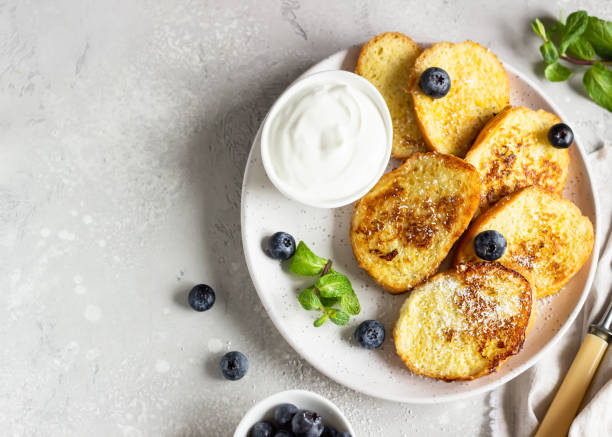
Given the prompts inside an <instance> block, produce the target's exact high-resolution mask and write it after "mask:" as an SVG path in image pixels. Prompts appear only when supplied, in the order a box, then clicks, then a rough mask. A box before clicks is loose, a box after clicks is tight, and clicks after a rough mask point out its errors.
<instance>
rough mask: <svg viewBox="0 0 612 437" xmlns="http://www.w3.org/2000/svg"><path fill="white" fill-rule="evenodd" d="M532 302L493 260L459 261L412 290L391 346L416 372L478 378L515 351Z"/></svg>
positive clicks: (519, 280)
mask: <svg viewBox="0 0 612 437" xmlns="http://www.w3.org/2000/svg"><path fill="white" fill-rule="evenodd" d="M534 304H535V298H534V296H533V291H532V288H531V286H530V285H529V282H528V281H527V280H526V279H525V278H524V277H523V276H522V275H520V274H519V273H517V272H515V271H512V270H510V269H508V268H506V267H504V266H502V265H501V264H499V263H496V262H490V263H486V262H476V263H469V264H460V265H458V266H456V267H455V268H454V269H451V270H448V271H446V272H442V273H438V274H437V275H435V276H434V277H432V278H430V279H429V280H428V281H427V282H425V283H423V284H421V285H419V286H418V287H416V288H415V289H414V290H412V292H411V293H410V296H409V297H408V298H407V299H406V301H405V302H404V304H403V305H402V308H401V310H400V316H399V318H398V320H397V322H396V323H395V327H394V330H393V337H394V340H395V347H396V350H397V353H398V354H399V356H400V357H401V358H402V360H403V361H404V363H405V364H406V365H407V366H408V367H409V368H410V370H412V372H414V373H416V374H419V375H425V376H428V377H430V378H437V379H443V380H446V381H452V380H469V379H474V378H479V377H481V376H484V375H487V374H489V373H492V372H494V371H495V370H497V369H498V368H499V367H500V366H501V365H502V364H503V363H504V362H505V361H506V360H507V359H508V358H510V356H512V355H514V354H516V353H517V352H518V351H519V350H520V348H521V346H522V345H523V342H524V340H525V336H526V335H527V331H528V329H529V327H530V326H531V321H532V320H533V317H534V314H535V310H534Z"/></svg>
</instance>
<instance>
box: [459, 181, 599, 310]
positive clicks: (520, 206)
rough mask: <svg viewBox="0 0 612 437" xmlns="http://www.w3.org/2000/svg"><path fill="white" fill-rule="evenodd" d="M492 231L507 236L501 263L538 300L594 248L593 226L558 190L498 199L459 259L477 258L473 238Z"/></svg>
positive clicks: (481, 218)
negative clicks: (526, 282) (523, 281)
mask: <svg viewBox="0 0 612 437" xmlns="http://www.w3.org/2000/svg"><path fill="white" fill-rule="evenodd" d="M488 229H493V230H496V231H498V232H501V234H502V235H504V237H505V238H506V242H507V249H506V253H504V255H503V256H502V257H501V258H500V259H498V260H497V261H498V262H499V263H501V264H503V265H505V266H506V267H508V268H510V269H513V270H516V271H517V272H519V273H521V274H522V275H523V276H525V277H526V278H527V279H528V280H529V282H530V283H531V285H532V287H533V288H534V290H535V293H536V296H537V297H538V298H540V297H543V296H547V295H549V294H553V293H556V292H557V291H559V290H560V289H561V288H562V287H563V286H564V285H565V284H566V283H567V282H568V281H569V280H570V279H571V278H572V276H573V275H574V274H575V273H576V272H577V271H578V270H579V269H580V267H581V266H582V265H583V264H584V262H585V261H586V260H587V259H588V257H589V255H590V253H591V250H592V249H593V243H594V234H593V225H592V224H591V221H590V220H589V219H588V217H585V216H583V215H582V213H581V212H580V210H579V209H578V207H577V206H576V205H574V204H573V203H572V202H570V201H569V200H567V199H562V198H561V196H559V195H558V194H553V193H550V192H548V191H546V190H544V189H542V188H539V187H536V186H532V187H527V188H523V189H522V190H520V191H518V192H517V193H515V194H512V195H509V196H506V197H504V198H503V199H501V200H500V201H499V202H497V203H496V204H495V205H494V206H493V207H491V208H490V209H489V210H487V211H486V212H484V213H483V214H481V215H480V216H479V217H478V218H477V219H476V220H474V222H473V223H472V225H471V226H470V228H469V229H468V231H467V232H466V233H465V235H464V236H463V238H462V240H461V243H460V244H459V247H458V249H457V252H456V254H455V263H456V264H459V263H463V262H471V261H477V260H479V258H478V257H477V256H476V254H475V253H474V238H475V237H476V235H478V234H479V233H480V232H482V231H485V230H488Z"/></svg>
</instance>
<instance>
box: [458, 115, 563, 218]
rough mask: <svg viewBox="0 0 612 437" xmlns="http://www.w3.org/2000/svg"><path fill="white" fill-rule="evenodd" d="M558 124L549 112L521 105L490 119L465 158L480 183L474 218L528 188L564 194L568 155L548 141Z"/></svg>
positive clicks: (557, 120) (556, 119) (554, 116)
mask: <svg viewBox="0 0 612 437" xmlns="http://www.w3.org/2000/svg"><path fill="white" fill-rule="evenodd" d="M560 122H561V121H560V120H559V118H558V117H557V116H556V115H554V114H551V113H550V112H546V111H544V110H542V109H540V110H538V111H533V110H531V109H529V108H525V107H522V106H519V107H510V106H509V107H507V108H506V109H504V110H503V111H502V112H501V113H499V114H497V115H496V116H495V117H493V118H492V119H491V120H489V122H488V123H487V124H486V125H485V127H484V128H483V129H482V131H480V134H478V137H477V138H476V140H475V141H474V145H473V146H472V148H471V149H470V151H469V152H468V153H467V155H466V156H465V160H466V161H467V162H469V163H470V164H472V165H473V166H474V167H476V170H478V173H480V180H481V182H482V193H481V195H480V205H479V206H478V210H477V211H476V214H475V215H476V216H478V215H479V214H480V213H481V212H482V211H484V210H486V209H487V208H488V207H489V206H491V205H492V204H493V203H495V202H497V201H498V200H499V199H501V198H502V197H504V196H506V195H508V194H511V193H514V192H515V191H517V190H519V189H521V188H524V187H528V186H531V185H537V186H539V187H542V188H544V189H546V190H548V191H551V192H553V193H557V194H561V193H563V188H564V187H565V181H566V180H567V172H568V168H569V152H568V150H567V149H559V148H556V147H553V146H552V145H551V144H550V142H549V141H548V131H549V130H550V128H551V127H552V126H554V125H555V124H557V123H560Z"/></svg>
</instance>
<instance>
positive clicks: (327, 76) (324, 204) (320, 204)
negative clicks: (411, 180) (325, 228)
mask: <svg viewBox="0 0 612 437" xmlns="http://www.w3.org/2000/svg"><path fill="white" fill-rule="evenodd" d="M325 81H329V82H336V83H337V82H342V83H345V84H346V85H348V86H352V87H355V88H357V89H359V90H360V91H361V92H363V93H365V94H366V95H367V96H368V97H370V98H371V99H372V101H373V102H374V104H375V106H376V108H377V109H378V111H379V112H380V114H381V117H382V121H383V124H384V127H385V131H386V136H387V138H386V139H385V143H384V145H383V147H384V148H385V151H384V158H383V159H382V160H381V162H380V164H379V167H378V168H374V169H372V174H371V179H369V180H368V181H367V182H364V184H363V185H361V186H359V187H356V188H355V192H354V193H353V194H351V195H350V196H346V197H343V198H340V199H337V200H322V201H313V200H312V198H305V197H304V196H303V195H300V192H299V191H298V190H295V188H293V187H290V186H289V185H288V184H287V183H285V182H284V181H283V180H282V179H281V178H279V177H278V176H277V174H276V171H275V170H274V166H273V164H272V158H271V154H270V125H271V124H272V123H271V120H273V119H274V118H275V116H276V114H277V113H278V112H279V111H280V110H282V109H283V108H284V107H285V104H286V102H287V101H288V100H289V99H290V98H291V97H292V96H294V95H295V94H297V93H299V92H301V91H302V90H303V89H305V88H306V87H308V86H309V85H312V84H321V83H325ZM392 143H393V125H392V123H391V114H390V113H389V108H388V107H387V104H386V103H385V99H384V98H383V96H382V95H381V94H380V92H378V90H377V89H376V87H375V86H374V85H372V84H371V83H370V82H368V81H367V80H366V79H364V78H363V77H361V76H359V75H357V74H354V73H351V72H350V71H344V70H329V71H322V72H319V73H313V74H308V75H306V76H303V77H300V78H298V79H297V80H296V81H295V82H294V83H293V84H291V85H290V86H289V88H287V89H286V90H285V91H284V92H283V93H282V94H281V95H280V97H279V98H278V99H277V100H276V102H274V104H273V105H272V108H270V111H269V112H268V115H267V116H266V118H265V120H264V122H263V125H262V130H261V160H262V163H263V166H264V169H265V170H266V173H267V175H268V178H269V179H270V181H271V182H272V184H273V185H274V186H275V187H276V188H277V189H278V190H279V191H280V192H281V193H283V194H284V195H285V196H286V197H288V198H290V199H292V200H295V201H297V202H300V203H302V204H304V205H308V206H314V207H316V208H339V207H341V206H345V205H348V204H350V203H352V202H354V201H355V200H357V199H359V198H361V197H363V196H364V195H365V194H366V193H367V192H368V191H370V189H371V188H372V187H373V186H374V185H375V184H376V182H378V180H379V179H380V177H381V176H382V174H383V173H384V171H385V169H386V168H387V164H388V163H389V158H390V157H391V147H392Z"/></svg>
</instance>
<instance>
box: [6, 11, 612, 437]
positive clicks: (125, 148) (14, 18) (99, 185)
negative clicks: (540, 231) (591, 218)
mask: <svg viewBox="0 0 612 437" xmlns="http://www.w3.org/2000/svg"><path fill="white" fill-rule="evenodd" d="M578 8H585V9H587V10H588V11H589V12H591V13H595V14H597V15H599V16H602V17H605V18H607V19H610V18H612V2H610V1H602V0H593V1H558V2H551V1H545V0H542V1H528V0H520V1H518V0H516V1H508V2H492V1H488V0H481V1H469V2H467V1H463V2H453V1H448V0H447V1H385V2H372V3H369V2H365V1H329V0H328V1H322V0H317V1H302V2H299V1H296V0H283V1H259V2H255V1H253V0H250V1H244V0H231V1H230V0H228V1H223V2H221V1H218V2H212V1H202V0H197V1H179V0H176V1H169V0H164V1H161V0H157V1H143V0H132V1H119V0H103V1H102V0H98V1H93V0H92V1H87V0H58V1H54V2H47V1H38V2H36V1H28V0H9V1H0V259H2V262H1V263H0V430H2V431H1V434H2V435H11V436H72V435H74V436H77V435H88V436H115V435H119V436H121V435H123V436H130V437H134V436H145V435H146V436H148V435H160V436H171V437H179V436H229V435H231V434H232V432H233V427H234V426H235V425H236V423H237V422H238V421H239V419H240V417H241V415H242V414H243V413H244V412H245V411H246V409H248V408H249V406H251V405H252V404H253V403H254V402H256V401H257V400H259V399H261V398H262V397H265V396H266V395H269V394H271V393H274V392H277V391H280V390H283V389H287V388H306V389H311V390H314V391H317V392H320V393H322V394H324V395H326V396H328V397H330V398H331V399H332V400H333V401H335V402H336V403H337V404H338V405H339V406H340V407H341V408H343V409H344V410H345V411H346V412H347V414H348V415H349V417H350V419H351V420H352V421H353V423H354V424H355V428H356V430H357V431H358V432H359V435H360V436H383V435H388V436H400V435H401V436H404V435H406V436H408V435H427V436H430V435H431V436H437V435H440V436H443V435H488V434H490V430H489V423H488V422H489V412H490V407H489V403H488V395H482V396H478V397H475V398H473V399H470V400H467V401H464V402H455V403H450V404H445V405H442V406H422V405H408V404H395V403H391V402H384V401H380V400H376V399H372V398H369V397H366V396H362V395H360V394H357V393H355V392H352V391H349V390H347V389H344V388H343V387H341V386H339V385H337V384H335V383H333V382H332V381H330V380H328V379H327V378H325V377H323V376H321V375H320V374H318V373H317V372H316V371H315V370H313V369H312V368H311V367H310V366H309V365H308V364H306V363H305V362H304V361H303V360H301V359H300V357H299V356H298V355H297V354H296V353H295V352H294V351H293V350H292V349H291V348H290V347H289V346H288V345H287V344H286V343H285V342H284V340H283V339H282V338H281V336H280V335H279V334H278V333H277V332H276V330H275V328H274V327H273V326H272V324H271V322H270V321H269V320H268V319H267V317H266V314H265V313H264V312H263V309H262V307H261V305H260V303H259V300H258V298H257V296H256V294H255V291H254V289H253V287H252V285H251V282H250V279H249V276H248V273H247V271H246V266H245V263H244V260H243V255H242V251H241V244H240V223H239V204H240V187H241V180H242V172H243V168H244V165H245V161H246V156H247V153H248V151H249V147H250V143H251V140H252V137H253V135H254V134H255V131H256V129H257V127H258V125H259V123H260V122H261V120H262V118H263V116H264V114H265V112H266V110H267V108H268V107H269V106H270V104H271V103H272V101H273V100H274V99H275V97H276V96H278V95H279V93H280V92H281V91H282V90H283V89H284V88H285V87H286V86H287V85H288V84H289V83H290V82H291V81H292V80H293V79H294V78H295V77H296V76H297V75H299V74H300V73H301V72H302V71H304V70H305V69H306V68H307V67H308V66H310V65H311V64H313V63H314V62H317V61H318V60H320V59H322V58H324V57H326V56H328V55H330V54H332V53H334V52H336V51H337V50H339V49H342V48H345V47H347V46H350V45H353V44H355V43H358V42H361V41H365V40H367V39H368V38H369V37H371V36H372V35H374V34H376V33H380V32H383V31H387V30H398V31H402V32H404V33H406V34H408V35H410V36H411V37H413V38H414V39H416V40H420V41H435V40H451V41H460V40H464V39H468V38H470V39H473V40H475V41H478V42H480V43H482V44H484V45H486V46H489V47H490V48H491V49H492V50H493V51H494V52H496V53H497V54H498V55H499V56H500V57H501V58H502V59H504V60H505V61H506V62H508V63H511V64H513V65H514V66H516V67H518V68H519V69H521V70H522V71H524V72H526V73H527V74H528V75H530V76H531V78H532V79H534V80H535V81H536V82H537V83H538V84H539V85H540V86H541V87H542V88H543V89H544V90H545V92H547V93H548V94H549V95H550V96H552V97H553V98H554V99H555V101H556V102H557V103H558V104H559V105H560V106H561V107H562V109H563V110H564V111H565V113H566V114H567V116H568V117H569V119H570V120H571V121H572V125H573V127H574V128H575V130H576V131H578V133H579V134H580V136H581V137H582V139H583V140H584V145H585V147H586V148H587V149H589V150H594V149H596V148H597V147H599V146H600V144H601V142H602V141H603V140H604V138H605V137H606V134H607V135H608V137H609V131H610V129H611V128H612V116H611V114H610V113H608V112H606V111H604V110H602V109H600V108H599V107H597V106H595V105H594V104H593V103H591V102H590V101H589V100H587V99H585V98H584V95H583V91H582V90H581V87H580V82H579V78H577V80H574V81H571V82H570V84H569V85H568V84H550V83H546V82H545V81H543V80H542V79H541V78H540V76H539V74H538V73H539V72H540V70H541V65H540V64H538V60H539V52H538V49H537V47H538V44H539V43H538V40H537V38H536V37H535V36H534V35H533V34H532V33H531V32H530V30H529V27H528V25H529V20H530V19H532V18H534V17H536V16H540V17H541V16H556V15H557V14H558V11H559V9H562V10H563V11H564V12H565V14H566V15H567V13H569V12H571V11H573V10H575V9H578ZM198 282H206V283H209V284H211V285H212V286H213V287H215V289H216V291H217V296H218V301H217V304H216V305H215V307H214V308H213V309H212V310H211V311H209V312H208V313H204V314H198V313H195V312H193V311H191V310H189V309H188V308H186V307H185V304H184V301H185V293H186V291H188V290H189V289H190V287H191V286H192V285H193V284H195V283H198ZM230 349H239V350H242V351H243V352H245V353H246V354H247V355H248V356H249V358H250V361H251V370H250V372H249V374H248V376H247V377H246V378H245V379H243V380H242V381H240V382H234V383H231V382H226V381H224V380H222V379H220V377H219V376H218V372H217V370H216V366H217V362H218V359H219V356H220V355H221V354H222V353H223V352H224V351H226V350H230Z"/></svg>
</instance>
